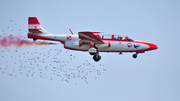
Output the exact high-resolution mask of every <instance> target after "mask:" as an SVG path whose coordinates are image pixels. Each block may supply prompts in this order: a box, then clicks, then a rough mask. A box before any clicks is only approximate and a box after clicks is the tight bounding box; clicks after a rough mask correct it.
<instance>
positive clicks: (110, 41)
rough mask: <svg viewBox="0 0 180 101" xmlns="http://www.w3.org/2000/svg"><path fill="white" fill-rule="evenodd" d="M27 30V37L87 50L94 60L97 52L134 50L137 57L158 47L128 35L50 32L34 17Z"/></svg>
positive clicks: (96, 57) (134, 55) (29, 20)
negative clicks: (56, 33) (57, 33)
mask: <svg viewBox="0 0 180 101" xmlns="http://www.w3.org/2000/svg"><path fill="white" fill-rule="evenodd" d="M28 30H29V32H28V38H32V39H33V40H34V41H36V40H37V39H42V40H51V41H59V42H61V43H62V44H63V45H64V48H65V49H70V50H76V51H88V52H89V54H90V55H93V59H94V61H96V62H97V61H99V60H100V59H101V56H100V55H99V52H119V54H122V52H135V54H133V55H132V57H133V58H137V55H138V53H144V52H145V51H150V50H155V49H157V48H158V47H157V46H156V45H155V44H152V43H148V42H143V41H136V40H132V39H130V38H129V37H128V36H122V35H114V34H112V35H101V34H99V33H100V32H90V31H81V32H78V35H74V34H73V32H72V31H71V29H70V32H71V34H70V35H55V34H51V33H49V32H47V31H45V30H44V29H43V27H42V26H41V24H40V23H39V21H38V19H37V18H36V17H29V18H28Z"/></svg>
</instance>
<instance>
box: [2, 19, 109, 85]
mask: <svg viewBox="0 0 180 101" xmlns="http://www.w3.org/2000/svg"><path fill="white" fill-rule="evenodd" d="M11 22H12V20H11ZM15 25H17V23H15ZM7 29H8V30H9V31H11V32H12V33H13V30H10V28H9V27H7ZM19 32H20V34H19V35H20V36H22V35H23V34H24V35H26V34H27V31H24V32H22V30H21V29H19ZM2 33H3V34H0V35H1V36H0V37H4V36H6V33H5V31H4V30H3V31H2ZM8 34H9V33H8ZM24 38H26V37H24ZM27 40H28V39H27ZM39 47H43V46H39ZM39 47H30V48H34V50H33V51H32V49H31V51H29V49H27V50H23V51H22V50H21V48H17V49H14V48H13V49H11V48H10V49H4V48H2V47H1V46H0V61H1V65H0V73H1V74H6V75H9V76H12V77H19V76H25V77H40V78H43V79H49V80H54V79H55V80H61V81H63V82H66V83H74V84H75V85H77V84H79V83H82V84H88V83H89V81H88V80H89V79H92V78H93V79H99V78H100V77H101V76H102V75H103V74H104V73H105V72H106V69H105V66H104V65H103V64H99V63H90V62H88V60H83V61H82V60H81V61H79V63H80V64H78V65H77V63H75V62H74V61H77V59H76V57H77V56H76V55H73V54H72V53H71V51H68V50H65V49H59V47H57V48H55V47H52V48H50V46H49V47H48V48H46V50H43V51H42V49H40V48H39ZM61 56H66V58H64V57H61ZM78 56H80V55H78ZM79 81H82V82H79Z"/></svg>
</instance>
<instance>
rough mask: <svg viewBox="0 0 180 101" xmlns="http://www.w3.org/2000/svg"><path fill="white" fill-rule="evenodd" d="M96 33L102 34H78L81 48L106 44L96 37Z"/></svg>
mask: <svg viewBox="0 0 180 101" xmlns="http://www.w3.org/2000/svg"><path fill="white" fill-rule="evenodd" d="M94 33H100V32H78V35H79V39H81V40H80V41H79V47H81V46H82V45H84V44H90V43H96V44H104V42H103V41H102V40H101V38H100V37H98V36H96V35H94Z"/></svg>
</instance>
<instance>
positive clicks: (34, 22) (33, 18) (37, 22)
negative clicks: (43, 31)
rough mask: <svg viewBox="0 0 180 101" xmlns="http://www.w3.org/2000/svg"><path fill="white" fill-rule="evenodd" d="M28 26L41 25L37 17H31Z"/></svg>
mask: <svg viewBox="0 0 180 101" xmlns="http://www.w3.org/2000/svg"><path fill="white" fill-rule="evenodd" d="M28 24H40V23H39V21H38V19H37V18H36V17H29V18H28Z"/></svg>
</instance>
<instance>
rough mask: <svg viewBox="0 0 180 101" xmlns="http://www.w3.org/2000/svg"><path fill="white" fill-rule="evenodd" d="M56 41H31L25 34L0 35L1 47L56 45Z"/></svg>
mask: <svg viewBox="0 0 180 101" xmlns="http://www.w3.org/2000/svg"><path fill="white" fill-rule="evenodd" d="M54 44H55V43H51V42H45V41H30V40H28V39H25V38H24V37H23V36H13V35H9V36H5V37H0V47H3V48H5V49H8V48H9V47H16V48H20V47H24V46H25V47H28V46H41V45H54Z"/></svg>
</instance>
